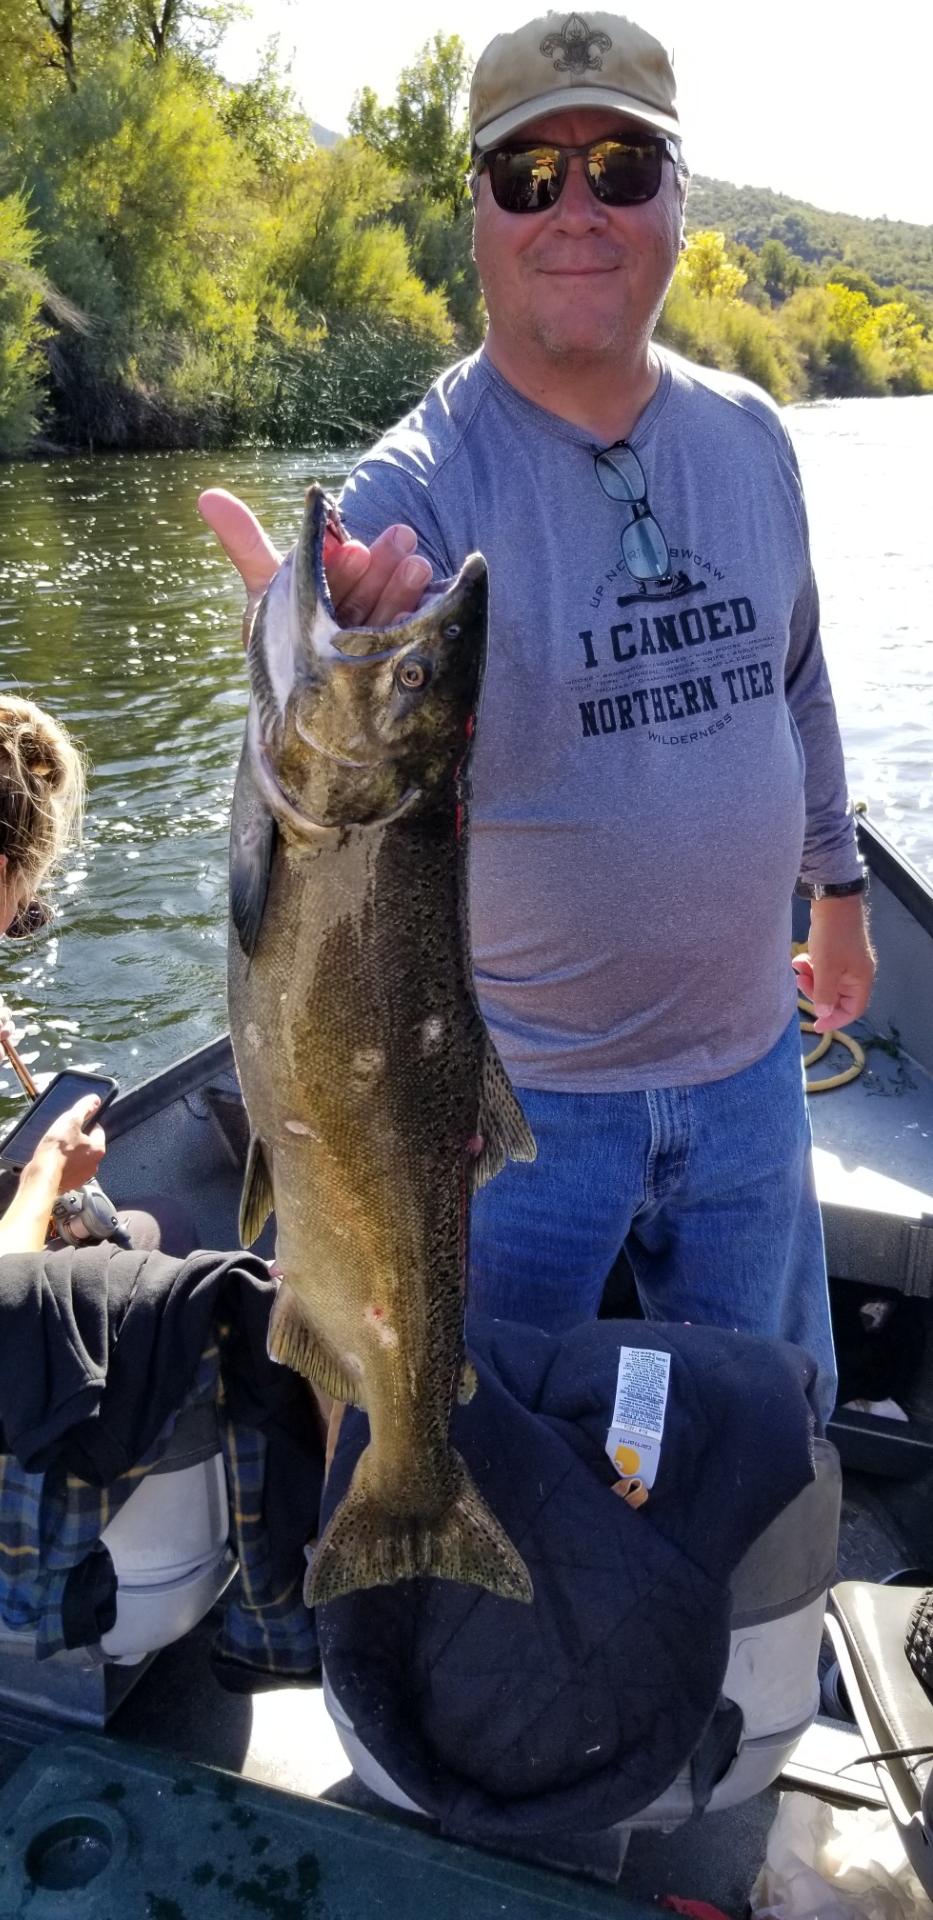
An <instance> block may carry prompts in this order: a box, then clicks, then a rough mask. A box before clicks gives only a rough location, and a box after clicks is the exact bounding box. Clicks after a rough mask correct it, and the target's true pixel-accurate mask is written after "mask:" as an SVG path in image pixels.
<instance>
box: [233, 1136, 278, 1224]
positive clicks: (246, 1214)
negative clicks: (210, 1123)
mask: <svg viewBox="0 0 933 1920" xmlns="http://www.w3.org/2000/svg"><path fill="white" fill-rule="evenodd" d="M273 1205H274V1202H273V1197H272V1175H271V1174H270V1172H269V1164H268V1161H267V1159H266V1149H265V1147H264V1146H263V1144H262V1141H261V1140H260V1138H259V1135H258V1133H251V1134H250V1137H249V1152H248V1154H247V1156H246V1172H245V1174H244V1175H243V1192H242V1194H241V1196H240V1245H241V1246H244V1247H251V1246H252V1244H253V1241H254V1240H258V1239H259V1236H260V1234H261V1232H262V1230H263V1227H264V1226H265V1224H266V1221H267V1220H268V1218H269V1215H270V1213H271V1212H272V1208H273Z"/></svg>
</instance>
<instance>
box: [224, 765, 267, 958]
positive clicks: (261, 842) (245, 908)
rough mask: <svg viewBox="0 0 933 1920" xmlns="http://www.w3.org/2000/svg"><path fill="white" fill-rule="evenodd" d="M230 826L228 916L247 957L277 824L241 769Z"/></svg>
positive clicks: (263, 897) (253, 946)
mask: <svg viewBox="0 0 933 1920" xmlns="http://www.w3.org/2000/svg"><path fill="white" fill-rule="evenodd" d="M237 787H238V792H237V798H236V803H235V805H234V810H233V821H232V824H231V829H230V918H231V919H232V921H233V925H234V927H235V929H236V937H237V939H238V940H239V943H240V946H241V947H242V949H243V952H244V953H245V955H246V957H247V959H248V960H251V959H252V957H253V954H254V952H255V949H256V942H257V940H258V939H259V929H260V927H261V926H262V917H263V914H264V913H265V910H266V895H267V893H268V891H269V876H270V874H271V872H272V862H273V860H274V858H275V847H276V840H277V837H278V827H277V826H276V823H275V816H274V814H272V813H270V811H269V808H268V807H267V806H266V805H265V802H264V801H263V800H262V799H261V797H260V795H259V794H258V793H257V792H256V790H255V787H254V785H253V783H252V781H250V782H249V787H248V789H247V788H246V776H245V775H244V773H243V772H241V774H240V777H239V780H238V782H237Z"/></svg>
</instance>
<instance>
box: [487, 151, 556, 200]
mask: <svg viewBox="0 0 933 1920" xmlns="http://www.w3.org/2000/svg"><path fill="white" fill-rule="evenodd" d="M488 166H489V181H490V185H491V187H492V196H493V199H494V200H495V203H496V205H497V207H502V208H503V210H504V211H505V212H506V213H538V212H540V211H541V210H542V209H543V208H545V207H553V205H554V202H555V201H556V200H557V199H559V197H560V190H561V187H562V186H563V184H564V178H565V176H566V172H567V162H566V160H565V159H564V157H563V155H562V154H561V153H560V152H559V151H558V149H557V148H556V147H530V148H528V149H526V150H525V151H524V152H514V153H513V152H511V151H510V150H509V149H508V148H507V147H506V148H501V149H500V150H499V152H498V153H492V154H490V156H489V161H488Z"/></svg>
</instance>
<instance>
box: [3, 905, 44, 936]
mask: <svg viewBox="0 0 933 1920" xmlns="http://www.w3.org/2000/svg"><path fill="white" fill-rule="evenodd" d="M51 919H52V908H51V907H50V906H48V905H47V903H46V901H44V900H30V902H29V905H28V906H27V907H22V908H21V909H20V911H19V913H18V914H17V916H16V919H15V920H14V921H13V923H12V925H11V926H9V927H7V930H6V934H7V939H8V940H27V939H28V938H29V935H30V934H33V933H41V931H42V928H43V927H47V926H48V924H49V921H50V920H51Z"/></svg>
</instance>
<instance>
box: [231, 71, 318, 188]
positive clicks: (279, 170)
mask: <svg viewBox="0 0 933 1920" xmlns="http://www.w3.org/2000/svg"><path fill="white" fill-rule="evenodd" d="M220 117H221V119H222V121H223V124H224V126H225V127H226V129H227V132H228V133H229V134H230V135H231V136H232V138H233V139H234V140H236V141H238V142H239V144H240V145H241V146H242V147H245V149H246V151H247V152H248V153H249V154H250V156H251V158H252V159H253V160H254V161H255V164H256V167H257V169H258V171H259V174H260V175H261V177H262V178H263V180H265V181H268V182H271V183H272V184H273V185H274V186H276V187H278V186H280V185H281V184H282V182H283V181H284V179H285V177H286V175H287V173H288V171H289V169H290V168H291V167H294V166H296V165H297V164H298V163H299V162H300V161H301V160H304V159H306V158H307V156H308V154H309V153H310V152H311V150H312V148H313V146H314V141H313V139H312V137H311V128H310V126H309V124H308V117H307V114H305V113H304V112H303V111H302V109H301V107H300V106H299V104H298V101H297V99H296V97H295V94H294V92H293V90H292V87H291V86H290V84H289V81H288V77H287V75H283V74H282V72H281V71H280V68H279V43H278V39H277V38H274V39H272V40H270V41H269V43H268V45H267V46H266V48H265V49H264V51H263V54H262V57H261V60H260V63H259V71H258V73H256V74H255V75H254V77H253V79H252V80H247V81H245V82H244V84H243V85H242V86H238V87H228V88H226V89H225V90H224V93H223V94H222V96H221V104H220Z"/></svg>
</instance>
